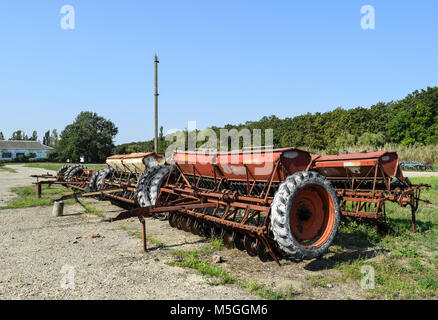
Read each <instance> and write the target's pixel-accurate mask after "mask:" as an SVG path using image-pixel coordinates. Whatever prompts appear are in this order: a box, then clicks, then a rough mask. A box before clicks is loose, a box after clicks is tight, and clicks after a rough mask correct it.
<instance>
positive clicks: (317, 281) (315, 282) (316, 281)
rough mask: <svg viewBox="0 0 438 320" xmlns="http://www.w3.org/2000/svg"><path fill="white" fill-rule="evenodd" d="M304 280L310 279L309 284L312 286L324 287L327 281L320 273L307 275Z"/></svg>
mask: <svg viewBox="0 0 438 320" xmlns="http://www.w3.org/2000/svg"><path fill="white" fill-rule="evenodd" d="M306 280H308V281H310V285H311V286H313V287H321V288H326V287H327V285H328V284H329V282H328V281H327V279H326V278H325V277H324V276H323V275H322V274H317V275H308V276H306Z"/></svg>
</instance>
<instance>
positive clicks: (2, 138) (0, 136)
mask: <svg viewBox="0 0 438 320" xmlns="http://www.w3.org/2000/svg"><path fill="white" fill-rule="evenodd" d="M0 140H5V137H4V136H3V132H1V131H0Z"/></svg>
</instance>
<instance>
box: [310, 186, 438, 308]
mask: <svg viewBox="0 0 438 320" xmlns="http://www.w3.org/2000/svg"><path fill="white" fill-rule="evenodd" d="M411 181H412V183H414V184H420V183H422V184H429V185H431V188H430V189H426V190H423V191H422V193H421V198H422V199H426V200H429V201H430V202H432V204H426V203H422V202H420V207H419V209H418V211H417V213H416V222H417V223H416V227H417V228H416V229H417V232H416V233H413V232H412V231H411V209H410V207H406V208H401V207H400V206H399V205H398V204H396V203H391V202H387V203H386V213H387V221H388V223H389V225H390V226H391V227H392V228H393V230H394V232H393V233H390V234H388V235H386V236H380V235H379V234H378V233H377V231H376V228H375V226H374V225H373V224H365V223H358V222H356V221H354V220H350V219H345V220H344V221H343V222H342V223H341V226H340V229H339V234H338V236H337V238H336V240H335V245H334V246H332V247H331V248H330V253H331V254H332V255H331V256H330V257H329V258H327V260H328V261H327V263H328V265H331V266H332V267H333V268H334V269H336V270H337V271H340V273H338V274H336V275H335V276H328V277H326V278H320V277H318V276H314V277H312V278H309V279H308V280H309V281H310V282H311V284H313V285H315V286H324V284H325V283H326V282H327V281H330V282H336V281H339V282H342V281H346V280H353V281H357V282H358V283H360V281H361V280H362V279H363V277H364V273H362V272H361V271H362V267H363V266H372V267H373V268H374V272H375V288H374V289H371V290H364V295H365V296H367V297H368V298H374V299H381V298H389V299H428V298H436V297H438V285H437V279H438V254H436V249H437V248H438V178H436V177H426V178H423V177H419V178H411ZM379 251H381V252H386V253H384V254H378V257H377V258H374V257H375V256H376V254H373V253H375V252H377V253H378V252H379ZM369 253H371V254H369ZM332 278H333V279H332Z"/></svg>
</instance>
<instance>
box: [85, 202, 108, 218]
mask: <svg viewBox="0 0 438 320" xmlns="http://www.w3.org/2000/svg"><path fill="white" fill-rule="evenodd" d="M83 205H84V207H85V209H86V211H87V212H88V213H91V214H93V215H95V216H96V217H103V214H102V213H101V212H100V211H99V210H98V209H96V208H95V207H92V206H90V205H87V204H83Z"/></svg>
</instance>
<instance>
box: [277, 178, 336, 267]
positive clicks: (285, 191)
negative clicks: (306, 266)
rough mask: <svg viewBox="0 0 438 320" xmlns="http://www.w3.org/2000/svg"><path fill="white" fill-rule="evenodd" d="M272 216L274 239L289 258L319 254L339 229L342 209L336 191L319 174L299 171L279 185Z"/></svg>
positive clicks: (313, 256)
mask: <svg viewBox="0 0 438 320" xmlns="http://www.w3.org/2000/svg"><path fill="white" fill-rule="evenodd" d="M270 218H271V231H272V233H273V234H274V239H275V241H276V242H277V244H278V246H279V248H280V249H281V251H283V252H284V253H285V256H286V257H287V256H290V257H293V258H296V259H313V258H317V257H320V256H322V255H323V254H324V253H325V252H326V251H327V250H328V248H329V247H330V245H331V244H332V242H333V240H334V238H335V236H336V233H337V231H338V228H339V222H340V218H341V212H340V207H339V200H338V197H337V194H336V190H335V189H334V188H333V186H332V184H331V183H330V181H328V180H327V179H326V178H325V177H323V176H322V175H320V174H319V173H316V172H313V171H309V172H307V171H302V172H297V173H295V174H293V175H291V176H289V177H287V178H286V180H285V181H284V182H283V183H282V184H281V185H280V187H279V188H278V191H277V193H276V194H275V197H274V201H273V202H272V204H271V216H270Z"/></svg>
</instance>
